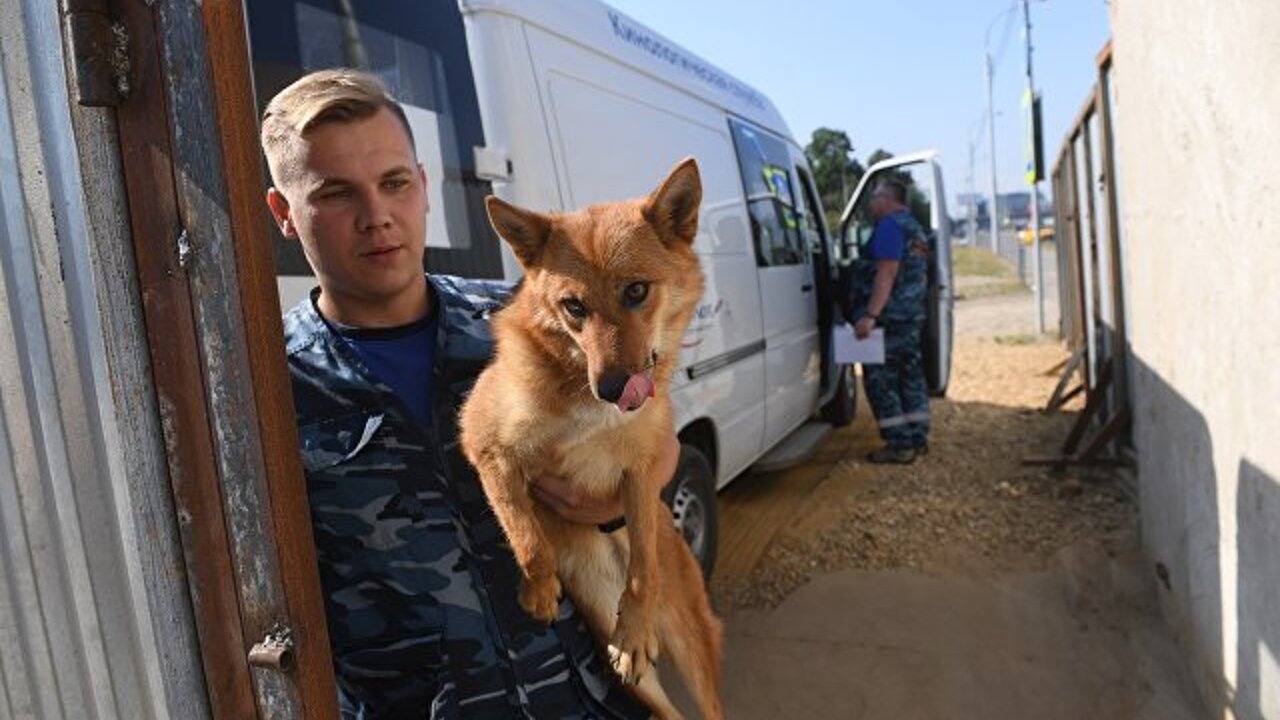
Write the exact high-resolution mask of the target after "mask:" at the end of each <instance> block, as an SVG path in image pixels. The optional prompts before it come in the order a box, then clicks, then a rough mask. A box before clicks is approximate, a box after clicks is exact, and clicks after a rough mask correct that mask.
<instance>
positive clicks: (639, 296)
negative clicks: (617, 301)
mask: <svg viewBox="0 0 1280 720" xmlns="http://www.w3.org/2000/svg"><path fill="white" fill-rule="evenodd" d="M647 297H649V283H647V282H641V281H636V282H633V283H631V284H629V285H627V286H626V287H625V288H623V290H622V304H624V305H626V306H627V307H631V308H633V307H639V306H640V304H641V303H643V302H644V299H645V298H647Z"/></svg>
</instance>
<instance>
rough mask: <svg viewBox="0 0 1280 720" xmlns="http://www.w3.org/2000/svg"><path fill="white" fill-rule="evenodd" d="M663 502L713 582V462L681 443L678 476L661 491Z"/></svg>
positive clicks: (716, 524)
mask: <svg viewBox="0 0 1280 720" xmlns="http://www.w3.org/2000/svg"><path fill="white" fill-rule="evenodd" d="M662 499H663V500H665V501H666V503H667V505H668V506H670V508H671V515H672V517H674V518H675V525H676V530H677V531H678V532H679V533H680V536H681V537H682V538H684V541H685V542H686V543H688V544H689V549H690V550H692V551H693V557H694V559H696V560H697V561H698V564H699V565H700V566H702V576H703V578H704V579H705V580H707V581H710V580H711V570H712V567H713V566H714V565H715V562H716V547H717V545H718V542H717V541H718V533H719V517H718V515H717V513H716V484H715V477H713V476H712V473H711V463H709V462H707V458H706V456H705V455H703V454H702V452H701V451H699V450H698V449H697V448H695V447H693V446H692V445H686V444H684V443H681V445H680V460H679V463H678V464H677V465H676V474H675V477H674V478H672V479H671V482H670V483H669V484H668V485H667V487H666V488H665V489H664V490H663V491H662Z"/></svg>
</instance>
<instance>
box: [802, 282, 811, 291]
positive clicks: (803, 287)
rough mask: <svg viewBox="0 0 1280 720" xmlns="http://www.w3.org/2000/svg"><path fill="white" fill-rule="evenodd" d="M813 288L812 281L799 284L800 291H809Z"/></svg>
mask: <svg viewBox="0 0 1280 720" xmlns="http://www.w3.org/2000/svg"><path fill="white" fill-rule="evenodd" d="M812 289H813V283H805V284H803V285H801V286H800V292H809V291H810V290H812Z"/></svg>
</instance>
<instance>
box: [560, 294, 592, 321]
mask: <svg viewBox="0 0 1280 720" xmlns="http://www.w3.org/2000/svg"><path fill="white" fill-rule="evenodd" d="M560 304H561V305H563V306H564V311H565V312H567V313H569V314H570V315H571V316H573V317H574V318H576V319H578V320H585V319H586V318H587V306H586V305H583V304H582V301H581V300H579V299H577V298H565V299H564V300H561V301H560Z"/></svg>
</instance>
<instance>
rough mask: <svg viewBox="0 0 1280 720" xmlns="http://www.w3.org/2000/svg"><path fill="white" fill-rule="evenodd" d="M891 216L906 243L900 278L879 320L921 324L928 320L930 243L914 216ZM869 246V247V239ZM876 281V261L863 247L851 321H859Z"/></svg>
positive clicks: (857, 264) (856, 263) (855, 277)
mask: <svg viewBox="0 0 1280 720" xmlns="http://www.w3.org/2000/svg"><path fill="white" fill-rule="evenodd" d="M889 217H890V218H891V219H892V220H894V221H895V222H897V223H898V225H900V226H901V227H902V232H903V234H904V235H905V236H906V240H907V241H906V243H905V247H904V251H903V254H902V255H903V256H902V258H901V259H900V263H901V264H899V265H898V275H897V277H896V278H894V281H893V292H892V293H890V295H889V302H888V303H887V304H886V305H885V306H884V310H883V311H881V313H880V321H881V322H882V323H885V324H888V323H901V322H922V321H923V320H924V319H925V307H924V303H925V295H926V294H927V293H928V290H929V260H928V256H929V240H928V237H927V236H926V234H925V231H924V228H923V227H921V226H920V223H918V222H916V219H915V218H913V217H912V216H911V213H909V212H907V211H905V210H904V211H901V212H896V213H894V214H892V215H890V216H889ZM867 244H868V245H869V244H870V239H868V243H867ZM875 278H876V260H875V259H874V258H871V257H869V256H868V253H867V248H866V247H865V246H864V247H862V248H860V253H859V258H858V259H857V260H856V261H854V265H853V276H852V284H853V287H852V294H853V312H852V313H850V317H851V319H853V320H857V319H858V318H859V317H861V316H862V314H863V313H864V312H866V309H867V303H868V302H870V301H871V289H872V287H873V286H874V283H875Z"/></svg>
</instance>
